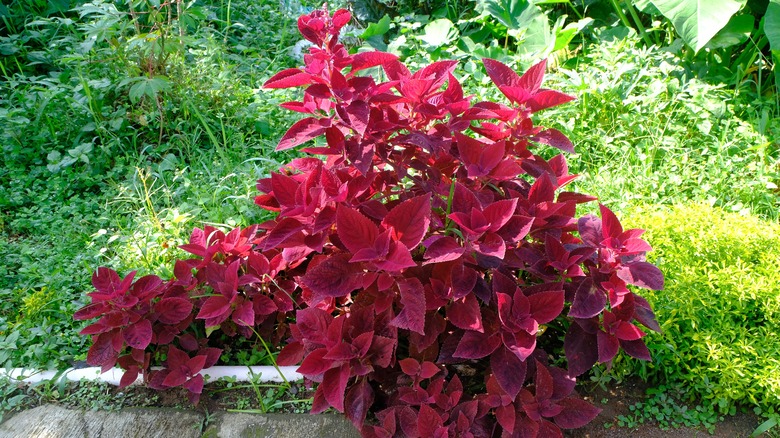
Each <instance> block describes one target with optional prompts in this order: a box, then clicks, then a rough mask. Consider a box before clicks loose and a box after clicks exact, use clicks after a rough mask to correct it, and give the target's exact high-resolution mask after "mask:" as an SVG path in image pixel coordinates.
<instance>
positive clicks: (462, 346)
mask: <svg viewBox="0 0 780 438" xmlns="http://www.w3.org/2000/svg"><path fill="white" fill-rule="evenodd" d="M499 345H501V339H500V338H499V337H498V336H496V335H492V334H486V333H479V332H475V331H467V332H466V333H464V334H463V337H462V338H461V340H460V342H459V343H458V348H457V349H456V350H455V353H453V356H455V357H460V358H463V359H481V358H483V357H487V356H489V355H490V354H492V353H493V352H494V351H496V349H497V348H498V346H499Z"/></svg>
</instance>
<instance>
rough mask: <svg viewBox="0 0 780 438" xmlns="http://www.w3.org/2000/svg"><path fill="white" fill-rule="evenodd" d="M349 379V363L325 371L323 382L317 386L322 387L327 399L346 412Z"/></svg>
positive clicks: (337, 408) (340, 410)
mask: <svg viewBox="0 0 780 438" xmlns="http://www.w3.org/2000/svg"><path fill="white" fill-rule="evenodd" d="M348 381H349V365H343V366H341V367H339V368H333V369H330V370H328V371H326V372H325V375H324V376H323V377H322V383H320V386H319V387H318V388H317V389H318V390H319V389H320V388H322V392H323V394H324V395H325V400H327V401H328V403H329V404H330V405H331V406H333V407H334V408H335V409H336V410H337V411H339V412H344V391H346V389H347V382H348Z"/></svg>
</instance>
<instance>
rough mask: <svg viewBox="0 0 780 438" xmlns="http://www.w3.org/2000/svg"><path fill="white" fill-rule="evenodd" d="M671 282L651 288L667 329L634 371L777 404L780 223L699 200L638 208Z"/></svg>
mask: <svg viewBox="0 0 780 438" xmlns="http://www.w3.org/2000/svg"><path fill="white" fill-rule="evenodd" d="M630 217H631V218H632V224H631V226H636V227H640V228H646V229H647V230H648V231H647V235H646V237H647V239H648V241H649V242H652V244H653V247H654V248H655V251H654V252H653V253H651V255H650V257H649V259H650V260H652V261H654V262H655V263H657V264H658V265H659V266H660V268H661V269H662V270H663V272H664V274H665V275H666V290H664V291H661V292H651V293H648V294H646V297H647V299H648V301H650V302H651V304H652V305H653V308H654V309H655V311H656V313H657V316H658V320H659V322H660V324H661V328H662V329H663V334H662V335H657V334H651V335H650V336H648V338H649V341H648V346H649V348H650V350H651V352H652V356H653V363H651V364H638V363H632V364H631V367H632V369H633V371H635V372H639V373H647V376H648V377H649V378H651V380H654V381H656V382H669V383H672V384H673V383H682V384H684V386H685V389H686V390H688V391H689V393H690V394H696V395H698V396H700V397H702V398H704V399H708V400H709V401H711V402H712V403H713V404H716V405H717V406H719V407H720V408H721V409H724V410H726V411H727V410H728V408H730V407H731V406H733V405H734V404H735V403H742V404H749V405H756V406H760V407H763V408H765V409H766V408H770V409H771V408H774V409H777V408H778V407H780V337H779V336H778V328H779V327H780V270H778V266H780V226H779V225H778V224H776V223H769V222H766V221H763V220H760V219H757V218H755V217H753V216H741V215H738V214H735V213H728V212H724V211H723V210H721V209H718V208H713V207H709V206H706V205H702V204H693V205H685V206H675V207H671V208H664V209H659V208H657V207H644V208H637V209H634V210H632V211H631V214H630Z"/></svg>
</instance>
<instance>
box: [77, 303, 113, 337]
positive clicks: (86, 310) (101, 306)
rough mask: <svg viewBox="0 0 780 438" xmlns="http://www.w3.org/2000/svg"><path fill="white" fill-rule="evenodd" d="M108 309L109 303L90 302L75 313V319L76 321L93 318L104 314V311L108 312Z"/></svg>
mask: <svg viewBox="0 0 780 438" xmlns="http://www.w3.org/2000/svg"><path fill="white" fill-rule="evenodd" d="M108 309H110V307H109V304H107V303H105V302H99V303H95V304H89V305H87V306H84V307H82V308H81V309H79V310H78V311H76V313H74V314H73V319H75V320H76V321H83V320H86V319H92V318H95V317H98V316H101V315H103V314H104V313H106V311H107V310H108ZM82 334H86V333H82Z"/></svg>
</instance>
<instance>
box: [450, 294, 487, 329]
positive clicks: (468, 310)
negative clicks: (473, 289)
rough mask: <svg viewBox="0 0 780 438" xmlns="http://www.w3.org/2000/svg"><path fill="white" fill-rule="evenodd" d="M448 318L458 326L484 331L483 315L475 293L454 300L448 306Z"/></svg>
mask: <svg viewBox="0 0 780 438" xmlns="http://www.w3.org/2000/svg"><path fill="white" fill-rule="evenodd" d="M447 319H449V320H450V322H451V323H452V324H453V325H454V326H455V327H458V328H462V329H463V330H473V331H477V332H480V333H481V332H482V331H483V328H482V315H481V314H480V311H479V303H478V302H477V299H476V298H475V297H474V294H468V295H466V296H465V297H463V298H460V299H457V300H454V301H453V302H452V303H451V304H450V305H449V306H448V307H447Z"/></svg>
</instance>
